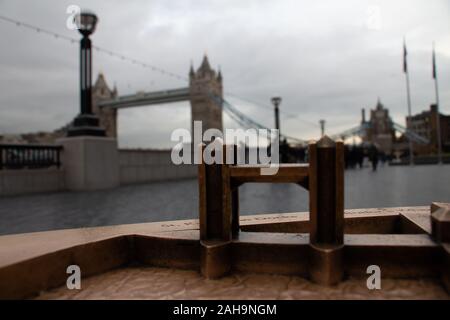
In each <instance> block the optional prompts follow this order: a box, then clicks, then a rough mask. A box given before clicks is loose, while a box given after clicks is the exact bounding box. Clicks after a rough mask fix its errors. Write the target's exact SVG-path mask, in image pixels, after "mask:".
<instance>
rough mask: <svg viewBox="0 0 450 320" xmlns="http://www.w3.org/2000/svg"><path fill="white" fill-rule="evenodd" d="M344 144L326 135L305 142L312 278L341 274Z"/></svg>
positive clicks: (329, 281)
mask: <svg viewBox="0 0 450 320" xmlns="http://www.w3.org/2000/svg"><path fill="white" fill-rule="evenodd" d="M343 151H344V146H343V143H342V142H334V141H333V140H331V139H330V138H329V137H327V136H324V137H322V138H321V139H320V140H319V141H318V142H317V143H312V144H310V145H309V168H310V172H309V192H310V193H309V194H310V249H311V250H310V260H309V274H310V277H311V279H312V280H313V281H315V282H318V283H321V284H325V285H333V284H336V283H338V282H339V281H340V280H341V279H342V277H343V273H344V272H343V243H344V152H343Z"/></svg>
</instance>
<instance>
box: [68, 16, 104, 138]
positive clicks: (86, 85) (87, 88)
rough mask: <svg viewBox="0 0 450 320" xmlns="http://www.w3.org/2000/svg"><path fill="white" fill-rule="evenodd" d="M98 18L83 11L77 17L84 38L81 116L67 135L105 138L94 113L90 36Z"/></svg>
mask: <svg viewBox="0 0 450 320" xmlns="http://www.w3.org/2000/svg"><path fill="white" fill-rule="evenodd" d="M97 21H98V18H97V16H96V15H95V14H94V13H93V12H90V11H86V10H83V11H81V13H80V14H78V15H76V16H75V23H76V25H77V29H78V31H79V32H80V33H81V34H82V36H83V38H82V39H81V41H80V114H79V115H78V116H77V117H76V118H75V119H74V121H73V125H72V126H71V127H70V128H69V130H68V132H67V135H68V136H69V137H73V136H105V130H103V129H102V128H100V127H99V119H98V117H97V116H96V115H94V114H93V113H92V45H91V40H90V39H89V36H90V35H91V34H92V33H93V32H94V31H95V26H96V24H97Z"/></svg>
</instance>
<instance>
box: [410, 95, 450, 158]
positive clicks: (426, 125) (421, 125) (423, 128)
mask: <svg viewBox="0 0 450 320" xmlns="http://www.w3.org/2000/svg"><path fill="white" fill-rule="evenodd" d="M437 112H438V111H437V106H436V105H435V104H432V105H431V106H430V109H429V110H426V111H422V112H421V113H418V114H415V115H413V116H411V117H406V126H407V128H408V129H409V130H412V131H414V132H415V133H417V134H419V135H420V136H422V137H424V138H426V139H428V140H429V141H430V143H429V144H427V145H423V144H422V145H421V144H414V152H415V153H417V154H437V152H438V138H437V118H438V117H437ZM439 121H440V131H441V144H442V150H443V152H450V116H448V115H443V114H441V113H440V114H439Z"/></svg>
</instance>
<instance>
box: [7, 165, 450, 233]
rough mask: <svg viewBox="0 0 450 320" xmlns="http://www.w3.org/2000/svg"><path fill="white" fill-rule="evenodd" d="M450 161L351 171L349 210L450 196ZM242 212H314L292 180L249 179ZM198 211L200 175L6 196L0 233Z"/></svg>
mask: <svg viewBox="0 0 450 320" xmlns="http://www.w3.org/2000/svg"><path fill="white" fill-rule="evenodd" d="M449 184H450V165H441V166H438V165H422V166H414V167H409V166H393V167H390V166H388V165H384V166H380V167H379V168H378V171H376V172H372V171H371V170H370V169H369V168H363V169H354V170H347V171H346V172H345V204H346V208H347V209H352V208H376V207H399V206H423V205H425V206H428V205H430V203H431V202H432V201H441V202H449V201H450V189H449V188H448V185H449ZM240 205H241V209H240V212H241V215H246V214H257V213H279V212H295V211H297V212H298V211H308V193H307V192H306V191H305V190H304V189H302V188H299V187H298V186H295V185H289V184H277V185H274V184H272V185H270V184H248V185H244V186H242V188H241V190H240ZM197 216H198V185H197V180H195V179H192V180H183V181H176V182H160V183H152V184H145V185H132V186H123V187H120V188H117V189H114V190H107V191H95V192H78V193H75V192H61V193H52V194H36V195H28V196H15V197H3V198H0V234H13V233H23V232H33V231H44V230H56V229H63V228H80V227H92V226H103V225H116V224H126V223H141V222H154V221H170V220H178V219H191V218H196V217H197Z"/></svg>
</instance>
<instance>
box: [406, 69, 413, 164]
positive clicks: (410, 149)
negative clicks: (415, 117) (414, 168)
mask: <svg viewBox="0 0 450 320" xmlns="http://www.w3.org/2000/svg"><path fill="white" fill-rule="evenodd" d="M406 98H407V102H408V118H409V124H410V129H409V130H411V131H413V130H412V115H411V92H410V89H409V72H408V70H406ZM407 130H408V128H407ZM408 141H409V164H410V165H414V150H413V142H412V140H411V139H409V138H408Z"/></svg>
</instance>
